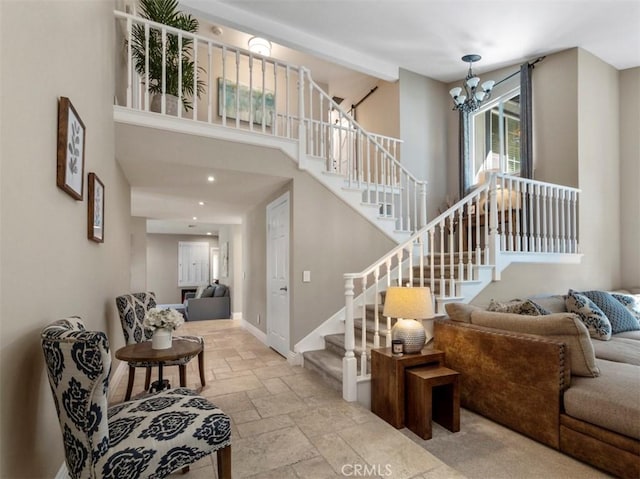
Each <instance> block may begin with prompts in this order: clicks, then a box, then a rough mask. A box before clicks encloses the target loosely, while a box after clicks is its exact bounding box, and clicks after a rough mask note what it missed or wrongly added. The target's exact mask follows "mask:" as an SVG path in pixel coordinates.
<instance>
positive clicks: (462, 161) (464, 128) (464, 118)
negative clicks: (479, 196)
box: [458, 110, 473, 198]
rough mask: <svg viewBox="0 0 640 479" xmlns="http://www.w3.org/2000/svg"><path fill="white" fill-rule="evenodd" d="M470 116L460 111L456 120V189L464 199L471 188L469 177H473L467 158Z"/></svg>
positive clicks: (471, 166)
mask: <svg viewBox="0 0 640 479" xmlns="http://www.w3.org/2000/svg"><path fill="white" fill-rule="evenodd" d="M470 121H471V115H470V114H469V113H467V112H464V111H462V110H460V112H459V119H458V156H459V158H458V165H459V172H460V174H459V175H458V188H459V190H460V196H459V197H460V198H464V197H465V195H466V194H467V191H468V190H469V187H470V186H471V176H472V175H473V171H472V170H473V165H471V162H470V161H467V158H469V132H470V131H471V128H470V126H471V125H470V124H469V122H470Z"/></svg>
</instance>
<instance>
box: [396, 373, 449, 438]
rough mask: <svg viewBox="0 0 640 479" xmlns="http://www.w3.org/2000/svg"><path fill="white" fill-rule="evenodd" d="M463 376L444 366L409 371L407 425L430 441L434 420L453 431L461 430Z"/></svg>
mask: <svg viewBox="0 0 640 479" xmlns="http://www.w3.org/2000/svg"><path fill="white" fill-rule="evenodd" d="M459 384H460V373H459V372H457V371H454V370H452V369H449V368H445V367H443V366H436V365H432V366H425V367H420V368H412V369H407V371H406V392H407V405H406V407H407V410H406V424H407V428H409V430H411V431H413V432H414V433H416V434H417V435H418V436H420V437H421V438H422V439H431V435H432V427H431V426H432V424H431V421H432V419H433V420H434V421H435V422H437V423H438V424H440V425H441V426H444V427H446V428H447V429H449V431H451V432H458V431H459V430H460V388H459Z"/></svg>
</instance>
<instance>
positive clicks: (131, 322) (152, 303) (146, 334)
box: [116, 291, 156, 344]
mask: <svg viewBox="0 0 640 479" xmlns="http://www.w3.org/2000/svg"><path fill="white" fill-rule="evenodd" d="M116 305H117V306H118V313H119V314H120V322H121V323H122V331H123V332H124V339H125V341H126V342H127V344H132V343H141V342H143V341H146V340H148V339H151V331H148V330H145V328H144V327H143V326H142V321H143V320H144V317H145V315H146V314H147V311H149V310H150V309H151V308H155V307H156V295H155V293H153V292H151V291H149V292H146V293H133V294H123V295H122V296H118V297H117V298H116Z"/></svg>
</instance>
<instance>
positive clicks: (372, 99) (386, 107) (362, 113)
mask: <svg viewBox="0 0 640 479" xmlns="http://www.w3.org/2000/svg"><path fill="white" fill-rule="evenodd" d="M376 86H377V87H378V89H377V90H376V91H375V92H373V93H372V94H371V95H370V96H369V98H367V99H366V100H365V101H364V102H362V103H361V104H360V106H359V107H358V108H357V122H358V123H359V124H360V126H362V128H364V129H365V130H366V131H368V132H371V133H376V134H378V135H383V136H390V137H392V138H400V98H399V93H400V90H399V82H394V83H391V82H386V81H382V80H380V81H379V82H378V83H377V84H376ZM343 108H346V106H345V105H344V104H343Z"/></svg>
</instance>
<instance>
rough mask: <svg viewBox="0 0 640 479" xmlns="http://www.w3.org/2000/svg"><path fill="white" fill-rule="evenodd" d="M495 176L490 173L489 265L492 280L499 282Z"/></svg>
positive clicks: (498, 239) (498, 240)
mask: <svg viewBox="0 0 640 479" xmlns="http://www.w3.org/2000/svg"><path fill="white" fill-rule="evenodd" d="M496 179H497V174H496V173H491V177H490V180H489V181H490V182H489V261H490V263H489V264H492V265H494V268H493V280H494V281H500V271H499V269H500V268H499V267H498V255H499V252H500V235H499V234H498V200H497V196H496Z"/></svg>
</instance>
